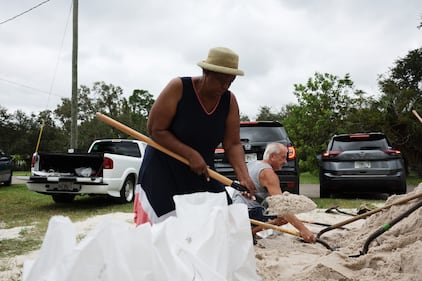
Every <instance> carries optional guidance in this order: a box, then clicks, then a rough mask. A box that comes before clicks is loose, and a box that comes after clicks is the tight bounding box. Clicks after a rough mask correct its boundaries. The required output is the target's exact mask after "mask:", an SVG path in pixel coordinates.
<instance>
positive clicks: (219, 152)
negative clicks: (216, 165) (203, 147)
mask: <svg viewBox="0 0 422 281" xmlns="http://www.w3.org/2000/svg"><path fill="white" fill-rule="evenodd" d="M214 153H215V154H223V153H224V148H216V149H215V151H214Z"/></svg>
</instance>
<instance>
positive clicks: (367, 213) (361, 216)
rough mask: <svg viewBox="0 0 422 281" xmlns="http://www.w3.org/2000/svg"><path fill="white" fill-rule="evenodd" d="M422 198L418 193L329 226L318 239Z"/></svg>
mask: <svg viewBox="0 0 422 281" xmlns="http://www.w3.org/2000/svg"><path fill="white" fill-rule="evenodd" d="M420 197H422V192H420V193H417V194H414V195H412V196H408V197H405V198H402V199H400V200H397V201H396V202H392V203H390V204H387V205H385V206H383V207H380V208H377V209H373V210H372V211H369V212H366V213H363V214H361V215H357V216H354V217H352V218H350V219H347V220H345V221H342V222H339V223H336V224H333V225H331V226H329V227H327V228H324V229H322V230H321V231H320V232H318V234H317V237H320V236H321V235H322V234H323V233H325V232H327V231H330V230H333V229H335V228H339V227H341V226H343V225H346V224H349V223H351V222H354V221H357V220H360V219H363V218H366V217H369V216H370V215H373V214H375V213H378V212H381V211H382V210H385V209H388V208H390V207H392V206H394V205H400V204H403V203H406V202H408V201H410V200H413V199H416V198H420Z"/></svg>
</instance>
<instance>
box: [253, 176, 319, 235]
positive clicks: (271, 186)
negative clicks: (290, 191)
mask: <svg viewBox="0 0 422 281" xmlns="http://www.w3.org/2000/svg"><path fill="white" fill-rule="evenodd" d="M259 181H260V183H261V185H263V186H265V187H266V188H267V190H268V193H269V194H270V195H278V194H282V191H281V188H280V179H279V178H278V176H277V174H276V173H275V172H274V170H273V169H270V168H268V169H263V170H262V171H261V173H260V174H259ZM283 218H284V219H285V220H286V221H288V222H289V223H290V224H291V225H293V226H294V227H295V228H296V229H297V230H298V231H299V232H300V236H302V238H303V239H304V240H305V241H306V242H310V243H315V241H316V237H315V235H314V234H313V233H312V232H311V231H310V230H309V229H308V228H306V226H305V225H304V224H303V223H302V222H301V221H300V220H299V219H298V218H297V217H296V216H295V215H294V214H288V215H284V216H283Z"/></svg>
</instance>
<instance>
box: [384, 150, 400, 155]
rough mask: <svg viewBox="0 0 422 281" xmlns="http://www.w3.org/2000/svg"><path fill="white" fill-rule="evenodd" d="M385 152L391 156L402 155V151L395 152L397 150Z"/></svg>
mask: <svg viewBox="0 0 422 281" xmlns="http://www.w3.org/2000/svg"><path fill="white" fill-rule="evenodd" d="M384 152H385V153H387V154H389V155H400V154H401V152H400V150H395V149H385V150H384Z"/></svg>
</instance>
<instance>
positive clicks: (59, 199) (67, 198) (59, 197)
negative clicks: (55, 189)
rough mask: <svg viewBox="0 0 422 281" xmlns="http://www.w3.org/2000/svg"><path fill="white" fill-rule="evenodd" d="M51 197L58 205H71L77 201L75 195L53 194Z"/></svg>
mask: <svg viewBox="0 0 422 281" xmlns="http://www.w3.org/2000/svg"><path fill="white" fill-rule="evenodd" d="M51 197H53V200H54V202H56V203H71V202H72V201H73V199H75V195H74V194H53V195H51Z"/></svg>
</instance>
